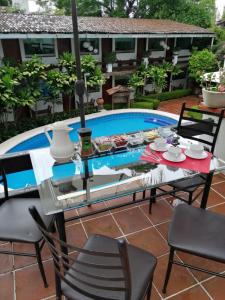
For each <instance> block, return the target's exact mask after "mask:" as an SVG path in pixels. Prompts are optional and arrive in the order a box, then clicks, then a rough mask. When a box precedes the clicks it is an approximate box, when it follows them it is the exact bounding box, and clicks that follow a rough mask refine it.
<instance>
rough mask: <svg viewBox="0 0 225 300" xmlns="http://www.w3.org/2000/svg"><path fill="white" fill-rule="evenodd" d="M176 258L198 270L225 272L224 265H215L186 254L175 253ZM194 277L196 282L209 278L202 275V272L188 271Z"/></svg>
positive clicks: (204, 274) (207, 260)
mask: <svg viewBox="0 0 225 300" xmlns="http://www.w3.org/2000/svg"><path fill="white" fill-rule="evenodd" d="M177 256H178V257H179V258H180V259H181V260H182V261H183V262H185V263H187V264H190V265H194V266H196V267H199V268H203V269H207V270H210V271H214V272H222V271H225V264H222V263H217V262H215V261H212V260H209V259H205V258H201V257H197V256H194V255H191V254H187V253H184V252H177ZM190 271H191V272H192V273H193V274H194V276H195V277H196V278H197V280H198V281H202V280H204V279H206V278H209V277H210V276H211V275H209V274H206V273H203V272H198V271H195V270H190Z"/></svg>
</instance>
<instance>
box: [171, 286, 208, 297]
mask: <svg viewBox="0 0 225 300" xmlns="http://www.w3.org/2000/svg"><path fill="white" fill-rule="evenodd" d="M171 299H172V300H209V299H210V298H209V296H208V295H207V294H206V292H205V291H204V290H203V289H202V288H201V287H200V286H195V287H193V288H191V289H189V290H187V291H185V292H182V293H180V294H178V295H176V296H174V297H172V298H171Z"/></svg>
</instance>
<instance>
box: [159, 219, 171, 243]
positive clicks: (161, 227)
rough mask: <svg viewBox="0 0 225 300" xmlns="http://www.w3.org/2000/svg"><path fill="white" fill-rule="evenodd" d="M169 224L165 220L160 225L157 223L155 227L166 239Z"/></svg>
mask: <svg viewBox="0 0 225 300" xmlns="http://www.w3.org/2000/svg"><path fill="white" fill-rule="evenodd" d="M169 224H170V222H165V223H162V224H160V225H157V226H156V227H155V228H156V229H158V230H159V231H160V233H161V234H162V236H163V237H164V238H165V240H167V235H168V230H169Z"/></svg>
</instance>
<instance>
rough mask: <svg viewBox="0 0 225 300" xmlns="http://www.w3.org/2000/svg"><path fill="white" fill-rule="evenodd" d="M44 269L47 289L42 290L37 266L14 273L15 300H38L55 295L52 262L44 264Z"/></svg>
mask: <svg viewBox="0 0 225 300" xmlns="http://www.w3.org/2000/svg"><path fill="white" fill-rule="evenodd" d="M44 268H45V272H46V277H47V281H48V285H49V287H48V288H44V285H43V281H42V278H41V276H40V272H39V269H38V266H37V265H34V266H30V267H26V268H24V269H22V270H18V271H16V300H40V299H43V298H47V297H50V296H53V295H54V294H55V277H54V271H53V262H52V261H48V262H45V263H44ZM32 278H33V280H32Z"/></svg>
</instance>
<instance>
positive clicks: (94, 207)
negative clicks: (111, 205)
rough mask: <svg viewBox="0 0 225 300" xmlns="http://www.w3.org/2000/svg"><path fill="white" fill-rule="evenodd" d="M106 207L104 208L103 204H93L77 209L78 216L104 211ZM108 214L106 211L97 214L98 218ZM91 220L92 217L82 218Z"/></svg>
mask: <svg viewBox="0 0 225 300" xmlns="http://www.w3.org/2000/svg"><path fill="white" fill-rule="evenodd" d="M106 207H107V206H106V204H105V202H101V203H96V204H93V205H90V206H86V207H82V208H79V209H78V214H79V215H82V214H86V213H93V212H97V211H98V210H101V209H104V208H106ZM108 214H109V212H108V211H106V212H101V213H98V217H99V216H104V215H108ZM91 218H93V215H92V216H87V217H84V218H83V220H89V219H91Z"/></svg>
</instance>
